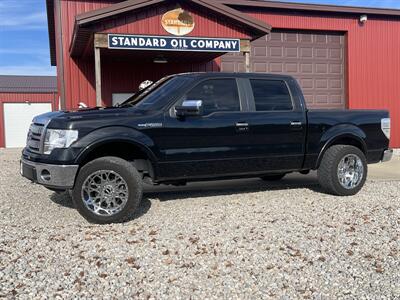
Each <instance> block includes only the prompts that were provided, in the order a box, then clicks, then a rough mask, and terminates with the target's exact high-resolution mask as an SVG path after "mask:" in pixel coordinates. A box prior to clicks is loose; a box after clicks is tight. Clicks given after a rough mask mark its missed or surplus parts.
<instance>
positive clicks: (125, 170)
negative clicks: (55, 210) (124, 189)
mask: <svg viewBox="0 0 400 300" xmlns="http://www.w3.org/2000/svg"><path fill="white" fill-rule="evenodd" d="M100 170H110V171H114V172H116V173H117V174H118V175H120V176H121V177H122V178H123V179H124V180H125V182H126V184H127V185H128V192H129V196H128V201H127V203H126V205H125V207H124V208H123V209H122V210H121V211H120V212H118V213H117V214H115V215H113V216H99V215H96V214H95V213H94V212H92V211H91V210H89V209H88V208H87V207H86V205H85V203H84V202H83V200H82V196H81V192H82V185H83V183H84V182H85V180H86V179H87V177H88V176H90V175H91V174H93V173H94V172H96V171H100ZM72 196H73V197H72V199H73V202H74V204H75V207H76V208H77V209H78V211H79V213H80V214H81V215H82V216H83V217H84V218H85V219H87V220H88V221H89V222H91V223H97V224H109V223H119V222H124V221H126V220H127V219H128V218H129V217H131V215H132V214H133V213H134V212H135V210H136V208H137V207H138V206H139V204H140V201H141V198H142V182H141V177H140V174H139V172H138V171H137V170H136V169H135V167H134V166H133V165H132V164H131V163H129V162H127V161H125V160H123V159H121V158H118V157H103V158H98V159H95V160H93V161H91V162H89V163H88V164H86V165H85V166H83V167H82V168H81V170H80V171H79V174H78V177H77V180H76V182H75V187H74V189H73V191H72Z"/></svg>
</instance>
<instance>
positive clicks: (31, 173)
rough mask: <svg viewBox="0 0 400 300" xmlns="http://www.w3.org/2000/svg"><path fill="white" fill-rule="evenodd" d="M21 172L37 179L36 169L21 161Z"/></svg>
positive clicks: (33, 179)
mask: <svg viewBox="0 0 400 300" xmlns="http://www.w3.org/2000/svg"><path fill="white" fill-rule="evenodd" d="M21 174H22V176H24V177H26V178H28V179H30V180H32V181H36V169H35V168H34V167H32V166H29V165H27V164H24V163H23V162H21Z"/></svg>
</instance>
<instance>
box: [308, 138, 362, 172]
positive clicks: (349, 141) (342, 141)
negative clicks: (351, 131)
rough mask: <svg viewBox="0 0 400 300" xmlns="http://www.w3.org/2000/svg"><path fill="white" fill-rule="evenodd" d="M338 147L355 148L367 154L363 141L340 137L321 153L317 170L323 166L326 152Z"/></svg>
mask: <svg viewBox="0 0 400 300" xmlns="http://www.w3.org/2000/svg"><path fill="white" fill-rule="evenodd" d="M336 145H348V146H354V147H356V148H358V149H360V151H361V152H362V153H364V154H366V149H365V147H364V145H363V143H362V142H361V141H359V140H358V139H356V138H354V137H349V136H342V137H338V138H336V139H335V140H333V142H331V143H330V144H329V145H328V146H327V147H325V148H324V149H323V151H321V153H320V155H319V157H318V161H317V165H316V169H318V168H319V165H320V164H321V160H322V157H323V156H324V154H325V152H326V150H328V149H329V148H330V147H332V146H336Z"/></svg>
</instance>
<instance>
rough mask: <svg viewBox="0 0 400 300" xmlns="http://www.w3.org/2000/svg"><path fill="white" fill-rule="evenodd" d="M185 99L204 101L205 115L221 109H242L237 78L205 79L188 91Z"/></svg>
mask: <svg viewBox="0 0 400 300" xmlns="http://www.w3.org/2000/svg"><path fill="white" fill-rule="evenodd" d="M185 100H201V101H203V112H204V115H209V114H211V113H213V112H220V111H240V100H239V93H238V89H237V84H236V80H235V79H210V80H205V81H203V82H201V83H199V84H198V85H196V86H195V87H194V88H193V89H191V90H190V91H189V92H187V93H186V94H185V95H184V97H183V99H182V102H183V101H185Z"/></svg>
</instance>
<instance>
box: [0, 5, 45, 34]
mask: <svg viewBox="0 0 400 300" xmlns="http://www.w3.org/2000/svg"><path fill="white" fill-rule="evenodd" d="M46 28H47V14H46V11H45V10H42V7H38V6H37V2H36V4H35V3H32V2H30V1H7V0H5V1H4V0H2V1H0V29H1V30H2V31H5V30H7V31H8V30H32V29H46Z"/></svg>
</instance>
